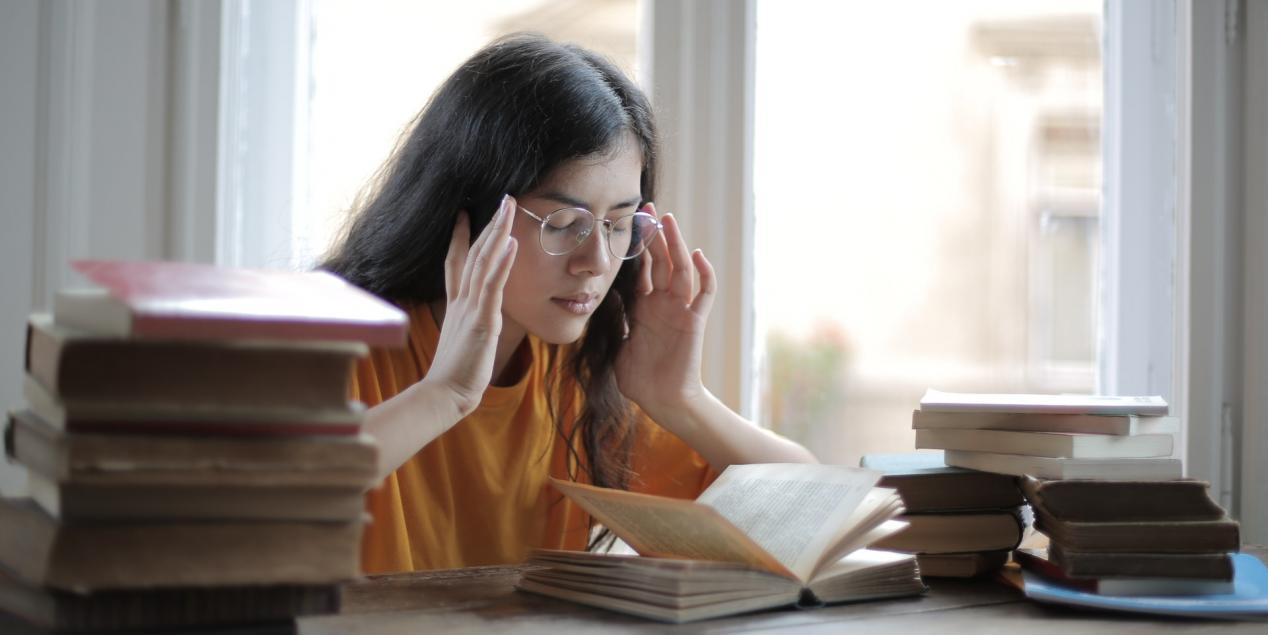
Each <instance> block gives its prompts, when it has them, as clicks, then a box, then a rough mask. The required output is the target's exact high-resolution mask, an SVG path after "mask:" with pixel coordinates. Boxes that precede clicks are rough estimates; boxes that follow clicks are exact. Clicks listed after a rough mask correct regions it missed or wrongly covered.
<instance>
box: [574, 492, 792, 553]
mask: <svg viewBox="0 0 1268 635" xmlns="http://www.w3.org/2000/svg"><path fill="white" fill-rule="evenodd" d="M550 480H551V483H552V484H553V485H554V486H555V488H556V489H558V490H559V491H561V492H563V493H564V495H566V496H567V497H568V498H570V499H572V501H573V502H575V503H577V504H578V505H580V506H581V507H582V508H584V509H585V510H586V511H587V512H589V513H590V515H591V516H594V517H595V518H596V519H598V520H599V522H601V523H603V524H604V526H606V527H607V528H608V529H611V530H612V533H614V534H616V535H617V536H619V537H620V538H621V540H624V541H625V542H627V543H629V544H630V546H631V547H633V548H634V549H635V551H638V553H639V554H641V555H644V556H656V557H662V558H687V559H693V560H715V561H720V562H734V563H739V564H744V565H748V566H751V567H755V568H758V569H762V570H765V571H770V572H772V573H777V574H779V575H782V576H787V577H793V574H792V572H790V571H789V570H788V569H787V568H786V567H784V566H783V565H782V564H780V562H779V561H778V560H776V559H775V558H773V557H771V555H770V554H768V553H766V552H765V551H763V550H762V548H761V547H760V546H758V545H757V544H756V543H754V542H753V541H752V540H751V539H749V538H748V537H747V536H745V535H744V534H743V532H741V531H740V530H738V529H737V528H736V527H735V526H733V525H732V524H731V523H730V522H728V521H727V520H726V519H725V518H723V517H722V516H721V515H720V514H718V512H717V511H716V510H714V509H712V508H710V507H707V506H705V505H701V504H699V503H696V502H694V501H688V500H681V499H677V498H665V497H661V496H649V495H647V494H636V493H634V492H626V491H622V490H614V489H606V488H600V487H594V486H592V485H583V484H580V483H570V482H568V481H561V480H559V479H555V478H552V479H550Z"/></svg>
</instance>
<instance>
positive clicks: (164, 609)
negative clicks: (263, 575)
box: [0, 569, 340, 633]
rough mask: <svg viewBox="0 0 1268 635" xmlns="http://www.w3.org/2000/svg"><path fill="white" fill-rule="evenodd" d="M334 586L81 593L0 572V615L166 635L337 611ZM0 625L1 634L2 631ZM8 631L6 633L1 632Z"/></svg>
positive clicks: (73, 628)
mask: <svg viewBox="0 0 1268 635" xmlns="http://www.w3.org/2000/svg"><path fill="white" fill-rule="evenodd" d="M339 603H340V589H339V586H338V585H334V584H326V585H252V586H209V587H177V588H170V589H121V590H108V591H97V592H95V593H88V594H80V593H70V592H67V591H59V590H56V589H50V588H46V587H35V586H29V585H26V584H23V583H22V582H20V581H18V580H16V579H14V578H13V577H12V576H10V575H8V574H6V573H5V572H4V571H3V570H2V569H0V613H5V614H9V615H12V616H14V617H16V618H17V619H20V620H22V621H23V622H25V623H27V624H30V625H31V626H33V627H35V628H39V629H45V630H48V631H54V632H58V633H77V632H84V633H89V632H91V633H101V632H117V633H131V632H136V631H147V632H154V633H157V632H171V631H172V629H184V628H189V627H210V626H219V625H241V624H250V625H252V627H253V628H252V630H251V632H252V633H254V632H256V631H255V630H254V629H255V627H256V626H258V625H260V624H270V623H278V624H280V625H284V626H288V628H285V629H279V631H280V632H293V630H294V625H293V621H294V618H296V617H300V616H304V615H322V614H327V613H335V612H337V611H338V610H339ZM3 626H4V625H3V624H2V623H0V630H3ZM6 632H7V631H6Z"/></svg>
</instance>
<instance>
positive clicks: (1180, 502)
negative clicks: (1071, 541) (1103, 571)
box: [1021, 478, 1225, 522]
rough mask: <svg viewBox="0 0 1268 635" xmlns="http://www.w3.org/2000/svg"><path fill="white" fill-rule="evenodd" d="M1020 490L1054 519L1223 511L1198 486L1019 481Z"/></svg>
mask: <svg viewBox="0 0 1268 635" xmlns="http://www.w3.org/2000/svg"><path fill="white" fill-rule="evenodd" d="M1021 486H1022V489H1023V490H1024V492H1025V494H1026V498H1027V500H1029V501H1030V504H1031V505H1033V506H1035V508H1036V509H1042V510H1043V511H1044V512H1045V513H1047V514H1048V515H1050V516H1053V517H1055V518H1061V519H1062V520H1066V521H1072V522H1084V521H1091V522H1096V521H1116V522H1131V521H1149V520H1222V519H1223V518H1224V517H1225V513H1224V509H1223V508H1222V507H1220V506H1219V505H1217V504H1216V503H1215V501H1214V500H1212V499H1211V496H1210V494H1209V492H1208V490H1209V489H1210V485H1209V484H1208V483H1205V482H1203V481H1194V480H1190V479H1181V480H1174V481H1098V480H1084V479H1079V480H1054V481H1044V480H1039V479H1036V478H1024V479H1022V481H1021Z"/></svg>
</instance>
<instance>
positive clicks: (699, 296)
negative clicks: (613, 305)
mask: <svg viewBox="0 0 1268 635" xmlns="http://www.w3.org/2000/svg"><path fill="white" fill-rule="evenodd" d="M649 207H650V206H649ZM650 211H651V213H652V214H655V213H656V210H655V208H651V209H650ZM661 222H662V223H663V224H664V230H663V231H661V232H660V233H658V234H656V238H655V239H654V240H653V242H652V244H651V245H649V248H648V250H647V251H646V252H644V254H643V256H642V258H643V265H642V269H641V270H640V272H639V284H638V291H639V293H641V294H642V297H640V298H639V299H638V303H637V305H636V306H635V308H634V312H633V314H632V315H630V316H629V320H630V333H629V339H627V340H626V342H625V345H624V346H623V347H622V348H621V353H620V355H619V356H618V357H617V360H616V381H617V385H618V387H619V388H620V390H621V393H622V394H623V395H625V396H626V397H627V398H628V399H630V400H632V401H634V402H635V403H637V404H638V405H639V407H640V408H642V409H643V410H644V411H645V412H647V413H648V414H649V415H651V416H652V418H653V419H655V420H657V421H659V422H662V423H668V422H669V421H671V420H673V419H675V417H673V416H672V415H671V414H670V413H672V412H674V411H675V410H680V409H683V408H685V407H687V406H688V405H690V404H691V403H692V402H695V401H698V400H700V399H702V398H704V397H705V396H706V395H707V394H708V393H707V391H706V390H705V389H704V385H703V384H702V383H701V379H700V360H701V357H702V354H703V350H704V329H705V322H706V321H707V320H708V317H709V309H710V307H712V306H713V298H714V296H715V294H716V291H717V280H716V279H715V277H714V274H713V266H712V265H711V264H709V261H708V260H707V259H706V258H705V257H704V254H703V253H701V252H700V250H698V249H697V250H696V251H695V252H694V253H688V251H687V244H686V242H685V241H684V240H683V238H682V232H681V231H680V230H679V228H678V221H677V220H676V219H675V218H674V217H673V215H671V214H666V215H665V216H664V217H662V218H661ZM693 265H694V267H695V270H696V271H698V272H699V273H700V289H699V290H698V291H696V290H695V288H694V287H695V285H694V284H693V279H694V275H693V273H692V266H693Z"/></svg>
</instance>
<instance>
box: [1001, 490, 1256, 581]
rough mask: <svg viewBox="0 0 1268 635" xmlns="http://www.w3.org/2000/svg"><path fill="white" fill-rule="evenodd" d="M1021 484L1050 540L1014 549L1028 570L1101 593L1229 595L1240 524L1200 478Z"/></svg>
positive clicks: (1037, 526)
mask: <svg viewBox="0 0 1268 635" xmlns="http://www.w3.org/2000/svg"><path fill="white" fill-rule="evenodd" d="M1022 489H1023V490H1024V491H1025V494H1026V499H1027V500H1028V501H1030V505H1031V508H1032V509H1033V510H1034V514H1035V524H1036V528H1037V529H1039V530H1040V531H1041V532H1043V533H1044V534H1045V535H1047V536H1048V538H1049V545H1048V547H1047V549H1046V550H1043V549H1035V550H1030V549H1023V550H1019V551H1018V552H1017V560H1018V562H1019V563H1020V564H1021V565H1022V566H1023V567H1024V568H1026V569H1029V570H1031V571H1034V572H1035V573H1037V574H1039V575H1042V576H1044V577H1046V578H1048V579H1049V580H1052V581H1056V582H1059V583H1062V584H1065V585H1067V586H1070V587H1072V588H1077V589H1081V590H1084V591H1090V592H1094V593H1098V594H1100V595H1112V596H1124V595H1126V596H1134V595H1221V594H1230V593H1232V592H1233V578H1234V564H1233V558H1232V556H1231V552H1236V551H1238V550H1239V549H1240V540H1239V535H1238V524H1237V521H1234V520H1231V519H1230V518H1228V516H1227V514H1225V513H1224V510H1223V509H1222V508H1220V506H1219V505H1217V504H1216V503H1215V502H1214V501H1212V500H1211V498H1210V496H1208V494H1207V484H1206V483H1202V482H1199V481H1192V480H1177V481H1102V480H1051V481H1041V480H1038V479H1034V478H1027V479H1025V480H1024V481H1023V482H1022Z"/></svg>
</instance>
